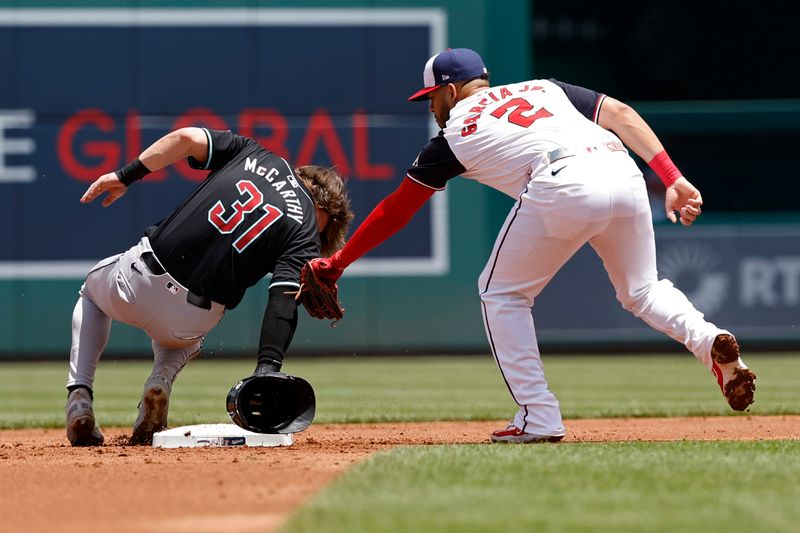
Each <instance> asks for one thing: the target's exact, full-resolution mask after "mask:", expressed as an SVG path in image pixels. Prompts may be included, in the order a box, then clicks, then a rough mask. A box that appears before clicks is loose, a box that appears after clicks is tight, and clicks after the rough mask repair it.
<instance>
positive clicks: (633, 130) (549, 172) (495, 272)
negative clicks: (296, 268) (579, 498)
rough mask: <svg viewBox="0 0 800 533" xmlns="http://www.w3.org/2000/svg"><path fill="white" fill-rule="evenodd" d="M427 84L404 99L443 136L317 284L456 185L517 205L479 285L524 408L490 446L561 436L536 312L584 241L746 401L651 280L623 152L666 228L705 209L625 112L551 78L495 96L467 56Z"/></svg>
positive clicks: (749, 379)
mask: <svg viewBox="0 0 800 533" xmlns="http://www.w3.org/2000/svg"><path fill="white" fill-rule="evenodd" d="M423 80H424V88H423V89H421V90H420V91H418V92H416V93H415V94H414V95H412V96H411V97H410V98H409V100H411V101H427V102H428V104H429V106H430V111H431V113H433V115H434V117H435V118H436V122H437V124H438V125H439V127H440V128H441V131H440V132H439V134H438V135H437V136H436V137H434V138H433V139H431V140H430V141H429V142H428V143H427V144H426V145H425V147H424V148H423V149H422V151H421V152H420V154H419V155H418V156H417V159H416V160H415V161H414V164H413V165H412V166H411V168H409V169H408V173H407V176H406V178H405V179H404V180H403V182H402V183H401V185H400V186H399V187H398V188H397V190H395V191H394V192H393V193H392V194H391V195H389V196H388V197H386V198H385V199H384V200H383V201H381V202H380V203H379V204H378V205H377V206H376V207H375V209H374V210H373V211H372V213H371V214H370V215H369V216H368V217H367V218H366V220H365V221H364V222H363V223H362V224H361V226H360V227H359V228H358V229H357V230H356V232H355V233H354V234H353V236H352V237H351V238H350V240H349V241H348V243H347V244H346V245H345V247H344V248H343V249H342V250H340V251H339V252H337V253H335V254H333V256H331V257H330V258H326V259H317V260H315V261H312V262H311V264H310V268H311V269H312V270H313V271H314V273H315V274H316V275H317V276H322V277H326V278H328V279H329V280H335V279H337V278H338V277H339V276H340V275H341V273H342V271H343V270H344V269H345V268H347V266H348V265H349V264H350V263H352V262H353V261H355V260H356V259H358V258H359V257H361V256H362V255H364V254H365V253H366V252H367V251H369V250H370V249H372V248H373V247H375V246H377V245H378V244H380V243H381V242H383V241H384V240H386V239H387V238H389V237H390V236H391V235H393V234H394V233H395V232H397V231H398V230H399V229H400V228H402V227H403V226H404V225H405V224H406V223H407V222H408V220H409V219H410V218H411V217H412V216H413V214H414V213H415V212H416V211H417V210H418V209H419V208H420V207H421V206H422V205H423V204H424V203H425V202H426V201H427V200H428V198H430V197H431V196H432V195H433V193H435V192H436V191H438V190H442V189H444V187H445V185H446V184H447V182H448V180H450V179H451V178H454V177H456V176H459V175H460V176H463V177H465V178H468V179H473V180H476V181H478V182H480V183H483V184H485V185H488V186H489V187H493V188H495V189H497V190H499V191H501V192H503V193H505V194H507V195H509V196H511V197H512V198H514V199H516V203H515V204H514V207H513V208H512V209H511V211H510V212H509V214H508V217H507V218H506V221H505V223H504V224H503V227H502V229H501V230H500V234H499V235H498V237H497V240H496V242H495V245H494V249H493V250H492V253H491V256H490V257H489V261H488V262H487V264H486V267H485V268H484V270H483V273H482V274H481V276H480V280H479V283H478V285H479V291H480V297H481V306H482V311H483V319H484V324H485V327H486V335H487V337H488V340H489V345H490V347H491V350H492V353H493V354H494V357H495V360H496V362H497V365H498V367H499V368H500V372H501V373H502V375H503V379H504V380H505V382H506V384H507V386H508V390H509V391H510V392H511V396H512V397H513V398H514V401H515V402H516V403H517V404H518V405H519V410H518V411H517V413H516V416H515V417H514V419H513V420H512V421H511V423H510V424H509V426H508V427H507V428H504V429H500V430H498V431H495V432H494V433H492V435H491V440H492V441H493V442H508V443H528V442H556V441H559V440H561V439H562V438H563V437H564V434H565V429H564V425H563V423H562V419H561V413H560V410H559V406H558V401H557V400H556V397H555V395H554V394H553V393H552V392H551V391H550V390H549V389H548V386H547V381H546V379H545V376H544V370H543V368H542V360H541V356H540V353H539V348H538V346H537V342H536V332H535V330H534V325H533V317H532V315H531V308H532V306H533V303H534V300H535V298H536V296H537V295H538V294H539V293H540V292H541V291H542V289H544V287H545V286H546V285H547V283H548V282H549V281H550V280H551V279H552V277H553V276H554V275H555V274H556V272H558V270H559V269H560V268H561V266H562V265H564V263H566V262H567V261H568V260H569V258H570V257H572V255H573V254H574V253H575V252H576V251H577V250H578V249H579V248H580V247H581V246H583V245H584V244H585V243H587V242H588V243H589V244H590V245H591V246H592V248H593V249H594V250H595V252H597V254H598V255H599V256H600V258H601V259H602V260H603V265H604V266H605V269H606V271H607V272H608V276H609V278H610V280H611V283H612V284H613V285H614V288H615V289H616V294H617V299H618V300H619V301H620V302H621V303H622V305H623V306H624V307H625V309H627V310H628V311H630V312H631V313H633V314H634V315H636V316H638V317H640V318H641V319H642V320H644V321H645V322H646V323H647V324H649V325H650V326H651V327H653V328H655V329H657V330H658V331H661V332H663V333H666V334H667V335H669V336H670V337H672V338H673V339H675V340H677V341H678V342H680V343H682V344H684V345H685V346H686V347H687V348H688V349H689V351H691V352H692V353H693V354H694V355H695V357H697V359H699V360H700V361H701V362H702V363H703V364H704V365H705V366H706V367H707V368H708V369H709V370H710V371H711V372H712V373H713V374H714V376H715V377H716V379H717V382H718V384H719V386H720V388H721V389H722V393H723V394H724V396H725V398H726V399H727V401H728V403H729V404H730V406H731V407H732V408H733V409H735V410H737V411H741V410H744V409H746V408H747V407H748V406H749V405H750V404H751V403H752V402H753V395H754V392H755V379H756V376H755V374H754V373H753V372H752V371H750V370H749V369H748V368H747V366H745V364H744V362H743V361H742V359H741V358H740V357H739V346H738V344H737V342H736V339H735V338H734V336H733V335H732V334H731V333H730V332H728V331H725V330H722V329H720V328H718V327H717V326H715V325H714V324H711V323H710V322H706V321H705V320H704V319H703V315H702V314H701V313H700V312H698V311H697V310H696V309H695V308H694V307H693V306H692V304H691V303H690V302H689V301H688V300H687V299H686V297H685V296H684V295H683V293H682V292H681V291H679V290H678V289H676V288H675V287H674V286H673V285H672V283H670V282H669V281H668V280H666V279H663V280H659V279H658V277H657V272H656V256H655V239H654V233H653V224H652V217H651V213H650V207H649V203H648V197H647V192H646V189H645V183H644V180H643V178H642V174H641V172H640V171H639V169H638V167H637V166H636V164H635V163H634V161H633V159H631V157H630V156H629V155H628V152H627V149H626V146H627V147H628V148H630V149H631V150H633V151H634V152H635V153H636V154H637V155H639V157H641V158H642V159H643V160H644V161H647V162H648V164H649V166H650V167H651V168H652V169H653V170H654V171H655V172H656V174H658V176H659V177H660V178H661V180H662V181H663V182H664V185H665V186H666V187H667V191H666V205H665V207H666V213H667V217H668V218H669V219H670V220H671V221H672V222H673V223H674V222H676V221H677V220H678V218H680V221H681V223H682V224H683V225H685V226H689V225H691V224H692V223H693V222H694V221H695V219H696V218H697V217H698V216H699V215H700V213H701V206H702V204H703V200H702V198H701V196H700V192H699V191H698V190H697V189H696V188H695V187H694V186H693V185H692V184H691V183H689V181H688V180H687V179H686V178H685V177H683V175H682V174H681V173H680V171H679V170H678V169H677V168H676V166H675V165H674V164H673V162H672V161H671V160H670V158H669V156H668V155H667V153H666V151H665V150H664V147H663V146H662V144H661V142H660V141H659V140H658V138H657V137H656V135H655V134H654V133H653V131H652V130H651V129H650V127H649V126H648V125H647V124H646V123H645V122H644V120H643V119H642V118H641V117H640V116H639V115H638V114H637V113H636V112H635V111H634V110H633V109H631V108H630V107H629V106H627V105H625V104H624V103H622V102H619V101H617V100H615V99H613V98H610V97H608V96H606V95H603V94H600V93H597V92H594V91H592V90H589V89H585V88H582V87H577V86H574V85H569V84H567V83H563V82H560V81H556V80H552V79H551V80H529V81H524V82H520V83H512V84H509V85H503V86H498V87H491V86H490V85H489V76H488V73H487V70H486V67H485V66H484V64H483V61H482V59H481V58H480V56H479V55H478V54H477V53H476V52H474V51H472V50H469V49H465V48H461V49H454V50H448V51H446V52H442V53H440V54H437V55H435V56H433V57H431V58H430V59H429V60H428V62H427V63H426V64H425V68H424V71H423ZM676 213H677V215H676Z"/></svg>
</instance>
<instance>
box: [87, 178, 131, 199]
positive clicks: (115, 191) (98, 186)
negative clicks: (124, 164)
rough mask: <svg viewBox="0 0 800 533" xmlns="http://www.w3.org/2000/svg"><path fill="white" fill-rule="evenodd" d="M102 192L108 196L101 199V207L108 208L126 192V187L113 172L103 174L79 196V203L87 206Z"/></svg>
mask: <svg viewBox="0 0 800 533" xmlns="http://www.w3.org/2000/svg"><path fill="white" fill-rule="evenodd" d="M104 192H105V193H108V194H107V196H106V197H105V198H103V207H108V206H110V205H111V204H113V203H114V202H116V201H117V200H119V199H120V198H122V196H123V195H124V194H125V193H126V192H128V186H127V185H125V184H124V183H122V182H121V181H119V177H117V174H116V173H115V172H109V173H108V174H103V175H102V176H100V177H99V178H97V179H96V180H95V182H94V183H92V184H91V185H89V188H88V189H86V192H85V193H83V196H81V203H82V204H88V203H89V202H91V201H92V200H94V199H95V198H97V197H98V196H100V195H101V194H103V193H104Z"/></svg>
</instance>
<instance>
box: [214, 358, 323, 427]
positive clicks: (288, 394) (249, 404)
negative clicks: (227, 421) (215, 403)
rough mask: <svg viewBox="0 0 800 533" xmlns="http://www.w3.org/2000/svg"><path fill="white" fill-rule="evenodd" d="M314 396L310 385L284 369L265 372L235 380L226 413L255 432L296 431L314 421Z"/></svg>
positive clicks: (235, 421) (238, 423)
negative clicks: (283, 370) (284, 371)
mask: <svg viewBox="0 0 800 533" xmlns="http://www.w3.org/2000/svg"><path fill="white" fill-rule="evenodd" d="M316 405H317V403H316V398H315V396H314V389H313V388H312V387H311V384H310V383H309V382H308V381H306V380H304V379H303V378H299V377H296V376H290V375H288V374H284V373H283V372H266V373H260V374H255V375H252V376H250V377H246V378H244V379H242V380H241V381H239V382H238V383H236V385H234V386H233V387H232V388H231V390H230V392H229V393H228V398H227V401H226V407H227V409H228V416H230V417H231V420H233V422H234V423H235V424H236V425H237V426H239V427H241V428H244V429H246V430H249V431H254V432H256V433H297V432H299V431H303V430H304V429H306V428H307V427H308V426H310V425H311V422H312V421H313V420H314V413H315V411H316Z"/></svg>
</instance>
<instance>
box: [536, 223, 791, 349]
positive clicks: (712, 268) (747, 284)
mask: <svg viewBox="0 0 800 533" xmlns="http://www.w3.org/2000/svg"><path fill="white" fill-rule="evenodd" d="M656 248H657V257H658V274H659V278H667V279H669V280H670V281H672V283H673V284H674V285H675V286H676V287H678V288H679V289H680V290H681V291H683V293H684V294H686V296H687V297H688V298H689V300H690V301H691V302H692V303H693V304H694V306H695V307H696V308H697V309H698V310H699V311H701V312H702V313H703V314H704V315H705V318H706V320H708V321H710V322H713V323H714V324H716V325H717V326H719V327H720V328H724V329H729V330H730V331H732V332H734V333H735V334H736V335H739V336H741V337H746V338H748V339H761V340H772V339H783V340H785V339H795V340H796V339H800V226H798V225H790V224H782V225H781V224H770V225H768V224H764V225H755V224H753V225H707V226H704V225H696V226H693V227H691V228H684V227H667V226H657V228H656ZM533 313H534V318H535V320H536V327H537V331H538V333H539V338H540V339H541V340H543V341H549V342H602V341H613V342H621V341H635V340H655V339H665V338H666V337H664V336H663V335H662V334H661V333H657V332H655V331H653V330H652V329H650V328H649V327H648V326H646V325H645V324H644V323H643V322H642V321H640V320H639V319H637V318H635V317H634V316H633V315H631V314H630V313H628V312H626V311H624V310H623V309H622V306H621V305H620V304H619V302H617V301H616V299H615V297H614V290H613V288H612V286H611V283H610V282H609V281H608V277H607V275H606V273H605V271H604V270H603V268H602V265H601V263H600V260H599V259H598V258H597V256H596V255H595V254H594V253H593V251H592V250H591V249H590V248H589V247H588V246H587V247H584V248H583V249H582V250H581V251H580V252H579V253H578V254H577V255H576V256H575V258H573V259H572V260H571V261H570V262H569V263H567V265H566V266H565V267H564V269H563V270H562V271H561V272H559V274H558V275H557V276H556V277H555V278H554V279H553V282H552V283H551V284H550V285H549V286H548V287H547V288H546V289H545V290H544V291H543V292H542V295H541V296H540V298H539V299H537V302H536V305H535V306H534V311H533Z"/></svg>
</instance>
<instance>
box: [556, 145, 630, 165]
mask: <svg viewBox="0 0 800 533" xmlns="http://www.w3.org/2000/svg"><path fill="white" fill-rule="evenodd" d="M606 150H608V151H609V152H625V153H628V150H626V149H625V146H624V145H623V144H622V143H621V142H619V141H610V142H605V143H599V144H594V145H591V146H562V147H560V148H556V149H555V150H551V151H549V152H547V161H548V162H549V163H555V162H556V161H558V160H559V159H564V158H566V157H575V156H576V155H586V154H592V153H594V152H600V151H606Z"/></svg>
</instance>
